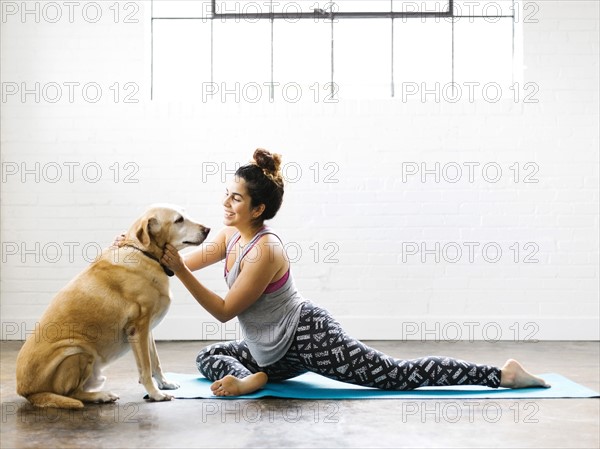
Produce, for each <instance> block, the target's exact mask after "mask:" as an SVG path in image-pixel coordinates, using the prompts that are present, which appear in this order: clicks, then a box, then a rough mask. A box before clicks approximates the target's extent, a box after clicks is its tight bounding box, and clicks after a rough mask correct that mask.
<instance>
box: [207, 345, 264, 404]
mask: <svg viewBox="0 0 600 449" xmlns="http://www.w3.org/2000/svg"><path fill="white" fill-rule="evenodd" d="M196 366H197V367H198V370H199V371H200V372H201V373H202V375H204V376H205V377H206V378H207V379H209V380H213V381H214V382H213V383H212V385H211V386H210V389H211V390H212V392H213V394H215V395H216V396H239V395H242V394H248V393H251V392H253V391H256V390H258V389H260V388H262V387H263V386H264V385H265V384H266V383H267V380H268V377H267V375H266V374H265V373H264V372H261V370H260V367H259V366H258V364H257V363H256V360H254V358H253V357H252V355H250V351H249V350H248V346H247V345H246V343H244V342H243V341H230V342H227V343H215V344H213V345H211V346H208V347H206V348H204V349H203V350H202V351H200V353H199V354H198V356H197V357H196Z"/></svg>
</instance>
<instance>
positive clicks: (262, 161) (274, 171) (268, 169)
mask: <svg viewBox="0 0 600 449" xmlns="http://www.w3.org/2000/svg"><path fill="white" fill-rule="evenodd" d="M252 157H253V159H254V163H255V164H256V165H258V166H259V167H260V168H261V169H262V170H263V173H264V174H265V175H266V176H267V177H269V178H271V179H273V181H275V182H282V181H283V176H282V175H281V155H280V154H277V153H271V152H269V151H267V150H265V149H263V148H258V149H257V150H256V151H254V155H253V156H252Z"/></svg>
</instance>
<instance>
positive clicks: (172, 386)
mask: <svg viewBox="0 0 600 449" xmlns="http://www.w3.org/2000/svg"><path fill="white" fill-rule="evenodd" d="M156 383H157V384H158V388H159V389H160V390H177V389H178V388H179V384H176V383H175V382H169V381H168V380H166V379H165V380H162V381H157V382H156Z"/></svg>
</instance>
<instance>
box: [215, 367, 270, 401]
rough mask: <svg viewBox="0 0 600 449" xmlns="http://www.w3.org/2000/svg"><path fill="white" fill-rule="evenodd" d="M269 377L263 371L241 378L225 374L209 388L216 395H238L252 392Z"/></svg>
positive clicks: (259, 387) (262, 385)
mask: <svg viewBox="0 0 600 449" xmlns="http://www.w3.org/2000/svg"><path fill="white" fill-rule="evenodd" d="M267 380H269V378H268V377H267V375H266V374H265V373H262V372H261V373H254V374H250V375H249V376H248V377H244V378H243V379H238V378H237V377H234V376H232V375H227V376H225V377H223V378H222V379H219V380H217V381H215V382H214V383H213V384H212V385H211V386H210V389H211V390H212V392H213V394H214V395H216V396H240V395H242V394H248V393H254V392H255V391H256V390H260V389H261V388H262V387H264V385H265V384H266V383H267Z"/></svg>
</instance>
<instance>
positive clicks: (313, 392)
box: [165, 373, 600, 399]
mask: <svg viewBox="0 0 600 449" xmlns="http://www.w3.org/2000/svg"><path fill="white" fill-rule="evenodd" d="M165 377H166V378H167V379H169V380H170V381H171V382H177V383H178V384H179V385H181V386H180V388H179V389H177V390H171V391H169V392H168V393H170V394H173V395H174V396H175V397H176V398H179V399H201V398H204V399H216V398H219V399H257V398H263V397H278V398H290V399H456V398H459V399H528V398H539V399H550V398H596V397H600V395H599V394H598V392H596V391H594V390H592V389H590V388H587V387H584V386H583V385H579V384H578V383H575V382H573V381H572V380H569V379H567V378H566V377H563V376H561V375H560V374H540V377H542V378H543V379H545V380H546V382H548V383H550V385H551V387H550V388H519V389H508V388H488V387H479V386H451V387H421V388H418V389H416V390H412V391H385V390H378V389H376V388H369V387H360V386H357V385H352V384H346V383H343V382H338V381H336V380H331V379H328V378H326V377H323V376H320V375H318V374H314V373H305V374H302V375H301V376H298V377H295V378H293V379H289V380H286V381H283V382H269V383H268V384H267V385H265V387H264V388H262V389H261V390H259V391H256V392H254V393H252V394H247V395H243V396H235V397H231V396H229V397H218V396H214V395H213V394H212V391H211V390H210V385H211V384H212V382H211V381H210V380H208V379H206V378H204V377H202V376H201V375H199V374H180V373H167V374H166V376H165Z"/></svg>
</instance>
